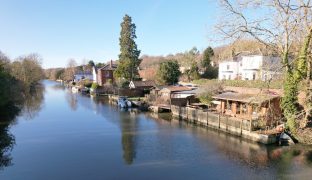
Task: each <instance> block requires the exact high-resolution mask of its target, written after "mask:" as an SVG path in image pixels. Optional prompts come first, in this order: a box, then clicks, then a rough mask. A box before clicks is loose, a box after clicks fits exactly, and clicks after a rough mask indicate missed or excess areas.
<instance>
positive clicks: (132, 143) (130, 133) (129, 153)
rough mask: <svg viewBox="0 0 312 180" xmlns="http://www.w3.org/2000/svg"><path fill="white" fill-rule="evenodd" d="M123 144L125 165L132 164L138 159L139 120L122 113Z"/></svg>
mask: <svg viewBox="0 0 312 180" xmlns="http://www.w3.org/2000/svg"><path fill="white" fill-rule="evenodd" d="M120 128H121V133H122V137H121V143H122V150H123V158H124V161H125V163H127V164H132V163H133V160H134V159H135V157H136V129H137V119H135V118H133V117H131V116H130V114H129V113H126V112H124V113H121V116H120Z"/></svg>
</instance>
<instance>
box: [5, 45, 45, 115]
mask: <svg viewBox="0 0 312 180" xmlns="http://www.w3.org/2000/svg"><path fill="white" fill-rule="evenodd" d="M43 78H44V73H43V69H42V68H41V58H40V56H39V55H37V54H30V55H27V56H21V57H18V58H17V59H15V60H14V61H13V62H11V60H10V59H9V58H8V57H7V56H6V55H5V54H3V53H2V52H1V51H0V79H1V81H0V117H2V118H4V119H11V118H13V116H14V115H16V114H17V112H18V111H20V110H21V107H23V105H24V104H25V103H27V102H28V101H26V99H27V98H28V96H31V94H32V93H33V92H35V91H36V88H37V85H38V83H39V81H40V80H42V79H43Z"/></svg>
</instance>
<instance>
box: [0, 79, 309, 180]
mask: <svg viewBox="0 0 312 180" xmlns="http://www.w3.org/2000/svg"><path fill="white" fill-rule="evenodd" d="M43 85H44V88H43V89H42V92H39V93H41V95H38V96H34V97H33V98H32V99H31V100H30V101H29V103H28V104H27V105H26V107H25V109H24V111H23V112H22V113H21V114H20V115H19V116H18V117H17V118H16V119H15V120H12V122H10V124H8V125H7V126H4V125H3V124H2V125H1V127H2V126H3V127H2V128H1V129H0V137H1V143H0V163H1V164H0V179H1V180H2V179H8V180H14V179H21V180H28V179H31V180H33V179H34V180H36V179H38V180H43V179H44V180H46V179H51V180H52V179H53V180H56V179H66V180H67V179H226V178H228V179H311V177H312V147H310V146H302V145H295V146H292V147H277V146H275V145H270V146H265V145H260V144H257V143H253V142H250V141H247V140H243V139H241V138H238V137H235V136H231V135H227V134H225V133H222V132H218V131H216V130H212V129H207V128H203V127H196V126H194V125H192V124H187V123H185V122H179V121H177V120H172V119H171V117H170V114H159V115H157V114H151V113H140V112H137V111H135V110H128V111H126V110H121V109H118V108H117V107H116V106H114V105H111V104H109V102H108V100H107V99H105V98H103V97H101V98H92V97H88V96H83V95H80V94H72V93H71V92H70V91H69V90H67V89H65V88H64V87H63V86H61V85H60V84H58V83H56V82H52V81H44V82H43Z"/></svg>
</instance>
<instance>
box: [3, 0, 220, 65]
mask: <svg viewBox="0 0 312 180" xmlns="http://www.w3.org/2000/svg"><path fill="white" fill-rule="evenodd" d="M216 7H217V3H216V1H214V0H196V1H191V0H0V22H1V28H0V50H1V51H2V52H3V53H5V54H7V55H8V56H9V57H10V58H12V59H14V58H16V57H17V56H19V55H25V54H29V53H38V54H40V55H41V56H42V58H43V62H42V64H43V67H44V68H48V67H64V66H66V64H67V61H68V59H69V58H74V59H75V60H76V61H77V63H78V64H81V63H82V60H83V59H88V60H89V59H92V60H94V61H95V62H107V61H109V60H110V59H117V58H118V54H119V33H120V23H121V21H122V17H123V16H124V15H125V14H128V15H130V16H131V17H132V20H133V22H134V23H135V24H136V26H137V32H136V34H137V37H138V38H137V40H136V42H137V44H138V48H139V49H140V50H141V55H143V54H148V55H167V54H170V53H177V52H184V51H185V50H189V49H191V48H192V47H194V46H196V47H197V48H198V49H199V50H203V49H204V48H206V47H207V46H208V45H212V46H214V44H212V43H211V42H209V40H208V39H209V38H208V35H209V34H210V33H211V30H212V28H213V25H214V23H215V20H216V18H217V14H216V11H217V10H216Z"/></svg>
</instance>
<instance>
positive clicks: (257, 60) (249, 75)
mask: <svg viewBox="0 0 312 180" xmlns="http://www.w3.org/2000/svg"><path fill="white" fill-rule="evenodd" d="M281 67H282V66H281V60H280V58H279V57H273V56H262V55H249V56H240V57H235V58H233V59H230V60H227V61H223V62H221V63H220V64H219V79H220V80H235V79H239V80H262V81H265V80H269V79H277V78H278V77H280V75H281V72H282V69H281Z"/></svg>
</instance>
